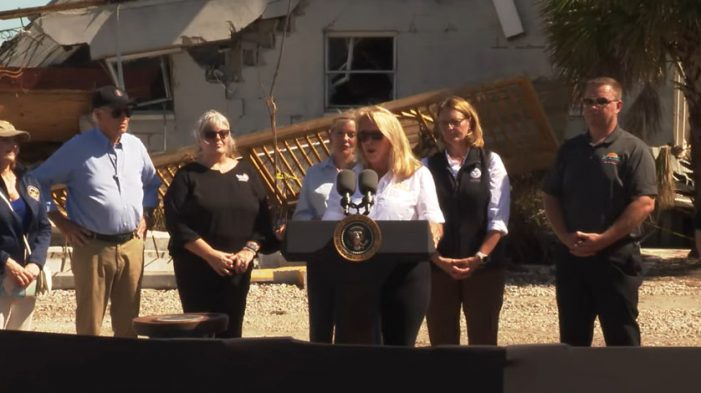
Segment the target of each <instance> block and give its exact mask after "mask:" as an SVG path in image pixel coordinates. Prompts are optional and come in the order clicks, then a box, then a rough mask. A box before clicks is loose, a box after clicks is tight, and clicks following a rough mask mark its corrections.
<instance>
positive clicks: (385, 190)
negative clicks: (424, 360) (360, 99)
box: [323, 106, 445, 346]
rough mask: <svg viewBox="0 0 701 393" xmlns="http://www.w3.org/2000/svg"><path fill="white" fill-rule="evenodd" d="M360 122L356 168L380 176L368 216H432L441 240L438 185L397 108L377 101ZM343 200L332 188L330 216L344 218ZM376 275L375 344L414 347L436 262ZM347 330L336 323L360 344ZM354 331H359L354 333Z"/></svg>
mask: <svg viewBox="0 0 701 393" xmlns="http://www.w3.org/2000/svg"><path fill="white" fill-rule="evenodd" d="M356 123H357V127H358V134H357V138H358V150H357V151H358V158H359V159H360V162H361V163H360V164H359V165H357V166H356V167H355V168H354V169H355V171H356V172H360V171H361V170H362V169H372V170H374V171H375V172H377V175H378V177H379V182H378V185H377V193H376V195H375V203H374V205H373V206H372V207H371V208H370V212H369V214H368V217H369V218H371V219H373V220H376V221H383V220H397V221H409V220H426V221H428V222H429V223H431V229H432V234H433V237H434V241H436V242H437V240H438V239H439V238H440V236H441V233H442V223H443V222H444V221H445V220H444V218H443V213H442V212H441V209H440V206H439V204H438V197H437V196H436V187H435V185H434V183H433V178H432V177H431V173H430V172H429V170H428V169H427V168H426V167H424V166H423V165H422V164H421V162H420V161H418V160H417V159H416V158H415V157H414V156H413V153H412V152H411V148H410V145H409V141H408V139H407V137H406V134H405V133H404V130H403V128H402V125H401V123H400V122H399V120H398V119H397V118H396V117H395V116H394V114H393V113H392V112H390V111H388V110H387V109H384V108H381V107H377V106H376V107H371V108H366V109H362V110H360V111H359V112H358V114H357V117H356ZM352 199H353V202H354V203H357V202H359V201H361V200H362V195H360V193H359V192H356V193H355V195H353V197H352ZM340 202H341V196H340V195H338V193H335V192H334V193H331V196H330V197H329V202H328V206H329V207H328V209H327V210H326V213H325V214H324V217H323V219H324V220H341V219H343V218H344V213H343V210H342V208H341V204H340ZM376 279H378V280H382V283H381V288H380V293H379V297H380V299H379V320H378V322H379V327H378V328H379V330H380V332H379V335H380V337H379V339H380V340H379V342H374V343H382V344H384V345H401V346H414V344H415V342H416V337H417V335H418V332H419V328H420V327H421V323H422V322H423V319H424V316H425V315H426V310H427V309H428V304H429V298H430V293H431V267H430V264H429V263H426V262H407V263H397V264H396V265H394V267H393V268H392V270H391V271H389V272H388V274H387V275H386V276H382V277H379V278H376ZM351 319H352V318H351ZM341 330H342V327H341V326H337V327H336V340H337V342H344V341H345V342H356V343H357V340H354V338H353V337H339V334H341V333H342V331H341ZM348 334H349V335H350V336H353V332H349V333H348ZM342 335H343V336H345V335H346V333H343V334H342ZM365 343H368V342H365ZM370 343H373V342H370Z"/></svg>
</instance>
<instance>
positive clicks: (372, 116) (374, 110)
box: [356, 106, 421, 181]
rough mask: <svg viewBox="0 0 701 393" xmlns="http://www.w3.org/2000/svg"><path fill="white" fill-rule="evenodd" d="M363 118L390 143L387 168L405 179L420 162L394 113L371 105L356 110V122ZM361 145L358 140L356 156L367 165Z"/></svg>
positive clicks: (399, 178)
mask: <svg viewBox="0 0 701 393" xmlns="http://www.w3.org/2000/svg"><path fill="white" fill-rule="evenodd" d="M363 118H367V119H368V120H370V121H372V122H373V123H375V125H376V126H377V128H378V129H379V130H380V132H381V133H382V135H384V136H385V138H387V139H388V140H389V143H390V145H392V149H391V151H390V157H389V160H390V161H389V170H390V171H391V172H392V174H393V175H394V176H395V177H397V179H398V180H400V181H401V180H404V179H407V178H408V177H410V176H411V175H413V174H414V172H416V170H418V169H419V168H420V167H421V162H420V161H419V160H417V159H416V157H414V153H412V151H411V146H410V145H409V139H407V137H406V134H405V133H404V128H402V124H401V123H400V122H399V120H398V119H397V117H396V116H395V115H394V113H392V112H390V111H388V110H387V109H385V108H382V107H380V106H373V107H369V108H363V109H360V110H358V112H357V116H356V123H358V124H360V120H361V119H363ZM358 132H359V133H360V132H361V130H358ZM361 145H362V143H360V141H359V142H358V145H357V147H356V148H357V149H358V152H359V153H358V156H359V157H360V159H361V161H362V162H363V165H367V162H366V161H365V157H364V156H363V150H362V146H361Z"/></svg>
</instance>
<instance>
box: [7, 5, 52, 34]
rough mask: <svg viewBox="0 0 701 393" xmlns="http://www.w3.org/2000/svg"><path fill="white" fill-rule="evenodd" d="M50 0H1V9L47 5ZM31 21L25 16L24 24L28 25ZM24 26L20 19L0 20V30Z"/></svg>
mask: <svg viewBox="0 0 701 393" xmlns="http://www.w3.org/2000/svg"><path fill="white" fill-rule="evenodd" d="M48 2H49V0H0V11H6V10H13V9H17V8H28V7H37V6H40V5H46V4H47V3H48ZM28 22H29V21H28V20H27V19H26V18H25V19H24V24H25V25H26V24H27V23H28ZM20 26H22V22H21V21H20V20H19V19H12V20H0V30H5V29H11V28H13V27H20Z"/></svg>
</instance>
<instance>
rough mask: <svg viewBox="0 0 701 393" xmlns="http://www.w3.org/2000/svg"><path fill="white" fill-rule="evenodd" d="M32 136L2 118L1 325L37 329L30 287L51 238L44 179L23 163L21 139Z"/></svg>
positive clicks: (0, 203)
mask: <svg viewBox="0 0 701 393" xmlns="http://www.w3.org/2000/svg"><path fill="white" fill-rule="evenodd" d="M28 140H29V133H27V132H26V131H20V130H16V129H15V127H14V126H13V125H12V124H11V123H9V122H7V121H4V120H0V180H2V181H0V279H1V280H0V329H11V330H29V329H31V322H32V314H33V312H34V303H35V301H36V298H35V297H34V296H33V295H32V296H27V295H28V294H27V293H26V292H25V291H26V289H27V288H28V287H29V286H30V285H31V284H32V282H34V281H35V280H36V278H37V276H38V275H39V272H40V271H41V269H43V267H44V263H45V262H46V252H47V250H48V248H49V240H50V239H51V224H50V223H49V220H48V218H47V216H46V208H45V206H44V203H43V198H42V195H41V193H40V189H41V188H40V186H39V183H38V182H37V181H36V180H35V179H34V178H32V177H31V176H29V175H27V173H26V172H25V171H24V169H23V168H22V167H21V166H19V165H17V155H18V154H19V144H20V143H21V142H26V141H28ZM46 197H48V195H47V196H46Z"/></svg>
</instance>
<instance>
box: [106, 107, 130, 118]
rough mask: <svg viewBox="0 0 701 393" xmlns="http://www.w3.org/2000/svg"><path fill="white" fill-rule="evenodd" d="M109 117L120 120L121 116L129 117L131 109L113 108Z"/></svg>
mask: <svg viewBox="0 0 701 393" xmlns="http://www.w3.org/2000/svg"><path fill="white" fill-rule="evenodd" d="M110 115H112V118H113V119H121V118H122V116H124V117H126V118H130V117H131V109H129V108H113V109H112V112H110Z"/></svg>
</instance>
